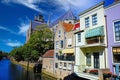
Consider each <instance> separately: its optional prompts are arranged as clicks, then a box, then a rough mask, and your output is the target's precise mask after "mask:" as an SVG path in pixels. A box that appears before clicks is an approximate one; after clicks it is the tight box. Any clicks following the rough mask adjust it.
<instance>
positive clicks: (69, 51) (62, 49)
mask: <svg viewBox="0 0 120 80" xmlns="http://www.w3.org/2000/svg"><path fill="white" fill-rule="evenodd" d="M62 18H63V19H62ZM62 18H59V19H61V20H59V22H58V23H57V24H56V25H57V26H56V27H53V28H54V32H55V36H54V43H55V45H54V50H55V69H54V73H55V74H57V75H58V77H59V78H64V77H65V76H67V75H69V74H71V73H72V72H73V64H74V47H73V46H74V40H73V32H72V30H73V27H74V23H75V20H74V18H75V17H74V15H73V13H72V11H71V10H69V11H68V12H66V13H65V14H64V15H63V16H62ZM57 21H58V20H57Z"/></svg>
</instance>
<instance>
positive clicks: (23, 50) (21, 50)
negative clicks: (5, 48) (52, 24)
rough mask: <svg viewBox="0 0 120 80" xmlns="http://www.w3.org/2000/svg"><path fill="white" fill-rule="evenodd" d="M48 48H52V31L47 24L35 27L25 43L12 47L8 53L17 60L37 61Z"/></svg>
mask: <svg viewBox="0 0 120 80" xmlns="http://www.w3.org/2000/svg"><path fill="white" fill-rule="evenodd" d="M49 49H53V32H52V31H51V30H50V29H49V28H48V27H47V25H41V26H37V27H36V31H34V32H33V33H32V35H31V36H30V39H29V41H28V42H27V43H26V44H24V45H23V46H21V47H18V48H14V49H13V50H12V51H11V53H10V54H11V55H12V56H13V57H14V58H15V60H17V61H21V60H32V61H33V60H34V61H37V60H38V59H39V57H40V56H42V55H43V54H44V53H45V52H46V51H47V50H49Z"/></svg>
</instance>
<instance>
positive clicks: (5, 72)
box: [0, 59, 56, 80]
mask: <svg viewBox="0 0 120 80" xmlns="http://www.w3.org/2000/svg"><path fill="white" fill-rule="evenodd" d="M0 80H56V79H54V78H52V77H49V76H47V75H45V74H34V73H33V71H29V72H27V71H26V70H25V69H24V68H23V67H22V66H20V65H16V64H13V63H11V61H10V60H8V59H3V60H1V61H0Z"/></svg>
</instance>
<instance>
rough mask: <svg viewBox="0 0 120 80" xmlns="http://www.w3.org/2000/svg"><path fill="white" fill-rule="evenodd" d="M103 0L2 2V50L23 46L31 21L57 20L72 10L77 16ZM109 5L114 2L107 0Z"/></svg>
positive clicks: (0, 24) (8, 50) (19, 0)
mask: <svg viewBox="0 0 120 80" xmlns="http://www.w3.org/2000/svg"><path fill="white" fill-rule="evenodd" d="M101 1H102V0H0V50H2V51H5V52H10V51H11V50H12V49H13V47H16V46H20V45H23V44H24V43H25V40H26V31H27V29H28V27H29V24H30V20H33V19H34V16H35V15H38V14H40V13H41V14H42V15H43V16H44V18H45V20H46V21H47V19H48V16H49V15H50V16H51V18H50V19H51V22H52V21H54V20H56V19H57V18H58V17H59V16H60V15H62V14H64V13H65V12H66V11H67V10H69V9H70V8H71V9H72V11H73V13H74V14H75V15H76V16H77V15H78V14H79V13H80V12H82V11H83V10H85V9H87V8H89V7H91V6H93V5H95V4H97V3H99V2H101ZM105 2H106V5H109V4H111V3H112V2H113V0H105Z"/></svg>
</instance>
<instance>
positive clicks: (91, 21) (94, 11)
mask: <svg viewBox="0 0 120 80" xmlns="http://www.w3.org/2000/svg"><path fill="white" fill-rule="evenodd" d="M103 6H104V3H103V2H101V3H99V4H97V5H95V6H93V7H91V8H89V9H87V10H85V11H83V12H81V13H80V15H79V16H80V28H79V29H78V30H77V31H75V33H74V34H75V66H74V72H75V73H76V74H77V75H78V76H79V77H83V78H86V79H90V80H98V79H100V80H102V79H103V74H102V71H107V70H108V69H107V68H108V62H107V48H106V46H107V38H106V24H105V17H104V7H103ZM90 71H96V75H93V74H90Z"/></svg>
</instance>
